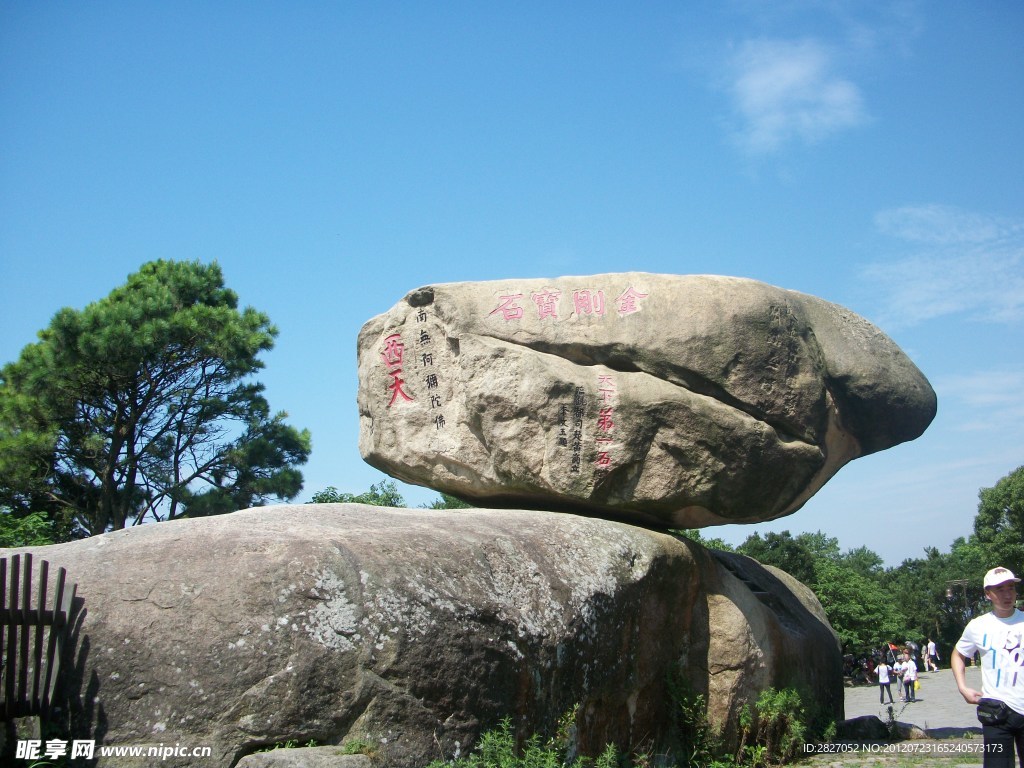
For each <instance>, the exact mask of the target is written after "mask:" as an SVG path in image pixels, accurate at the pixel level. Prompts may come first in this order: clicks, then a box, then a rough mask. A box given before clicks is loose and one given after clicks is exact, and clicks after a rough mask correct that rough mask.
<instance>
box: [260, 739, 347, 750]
mask: <svg viewBox="0 0 1024 768" xmlns="http://www.w3.org/2000/svg"><path fill="white" fill-rule="evenodd" d="M319 746H320V742H318V741H317V740H316V739H310V740H309V741H307V742H306V743H305V744H302V743H300V742H299V740H298V739H288V740H287V741H278V742H276V743H275V744H274V745H273V746H266V747H263V748H262V749H257V750H256V751H257V752H273V751H274V750H276V749H302V748H303V747H319ZM346 754H351V753H346Z"/></svg>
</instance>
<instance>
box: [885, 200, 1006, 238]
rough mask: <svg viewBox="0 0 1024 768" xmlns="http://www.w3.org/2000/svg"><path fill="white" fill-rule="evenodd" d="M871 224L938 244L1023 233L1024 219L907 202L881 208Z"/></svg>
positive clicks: (897, 233)
mask: <svg viewBox="0 0 1024 768" xmlns="http://www.w3.org/2000/svg"><path fill="white" fill-rule="evenodd" d="M875 226H877V227H878V229H879V230H880V231H881V232H883V233H884V234H887V235H891V236H893V237H897V238H899V239H901V240H908V241H911V242H920V243H934V244H939V245H950V244H955V243H991V242H996V241H999V240H1003V239H1006V238H1010V237H1013V236H1015V235H1020V234H1022V233H1024V222H1019V221H1014V220H1012V219H1006V218H1001V217H996V216H986V215H985V214H980V213H971V212H969V211H962V210H960V209H959V208H954V207H952V206H948V205H910V206H905V207H903V208H894V209H892V210H889V211H882V212H881V213H879V214H877V215H876V216H875Z"/></svg>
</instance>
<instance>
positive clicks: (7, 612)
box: [0, 553, 76, 720]
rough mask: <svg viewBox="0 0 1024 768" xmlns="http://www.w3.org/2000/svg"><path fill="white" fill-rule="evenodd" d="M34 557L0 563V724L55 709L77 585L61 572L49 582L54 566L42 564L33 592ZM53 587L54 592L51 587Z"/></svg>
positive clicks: (27, 556)
mask: <svg viewBox="0 0 1024 768" xmlns="http://www.w3.org/2000/svg"><path fill="white" fill-rule="evenodd" d="M34 570H35V569H34V568H33V567H32V555H31V554H30V553H25V554H21V555H13V556H11V557H10V558H6V557H4V558H0V649H2V654H3V655H2V664H0V677H2V682H0V697H2V698H0V719H2V720H11V719H12V718H15V717H25V716H28V715H39V716H41V717H46V716H47V714H48V713H49V711H50V707H51V706H53V704H54V696H55V694H56V691H57V681H58V678H59V677H60V659H61V654H62V652H63V648H64V637H65V634H66V633H67V627H68V617H69V615H70V613H71V606H72V603H73V601H74V597H75V586H76V585H75V584H70V585H69V584H68V583H67V571H65V570H64V569H63V568H58V569H57V578H56V580H55V582H54V583H53V584H52V585H51V583H50V581H49V572H50V564H49V563H48V562H47V561H46V560H40V561H39V569H38V579H37V583H36V586H35V588H34V589H33V585H32V578H33V575H34V573H33V571H34ZM51 586H52V591H51V589H50V587H51Z"/></svg>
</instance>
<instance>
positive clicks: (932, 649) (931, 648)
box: [924, 637, 939, 672]
mask: <svg viewBox="0 0 1024 768" xmlns="http://www.w3.org/2000/svg"><path fill="white" fill-rule="evenodd" d="M924 664H925V666H926V667H931V670H932V672H938V671H939V649H938V648H937V647H936V646H935V641H934V640H932V639H931V638H930V637H929V638H928V657H927V658H926V659H925V662H924Z"/></svg>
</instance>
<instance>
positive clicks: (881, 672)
mask: <svg viewBox="0 0 1024 768" xmlns="http://www.w3.org/2000/svg"><path fill="white" fill-rule="evenodd" d="M892 671H893V670H892V667H890V666H889V665H888V664H887V663H886V661H885V659H884V658H883V659H882V660H881V661H880V662H879V664H878V666H877V667H875V675H876V676H877V677H878V703H879V704H884V703H885V694H887V693H888V694H889V703H890V704H892V703H894V702H893V700H892V679H891V678H890V677H889V676H890V675H891V674H892Z"/></svg>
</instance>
